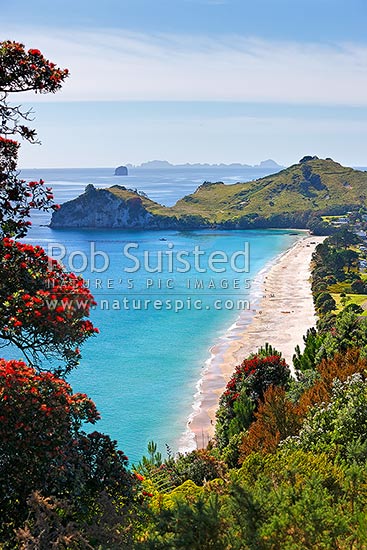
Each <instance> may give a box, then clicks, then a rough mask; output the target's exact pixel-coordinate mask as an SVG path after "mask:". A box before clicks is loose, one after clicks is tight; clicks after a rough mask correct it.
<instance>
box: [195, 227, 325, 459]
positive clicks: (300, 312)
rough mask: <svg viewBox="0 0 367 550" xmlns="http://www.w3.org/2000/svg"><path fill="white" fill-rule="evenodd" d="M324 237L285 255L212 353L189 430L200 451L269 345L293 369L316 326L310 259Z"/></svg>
mask: <svg viewBox="0 0 367 550" xmlns="http://www.w3.org/2000/svg"><path fill="white" fill-rule="evenodd" d="M324 238H325V237H314V236H306V237H304V238H302V239H300V240H299V241H297V242H296V244H295V245H294V246H293V247H292V248H290V249H289V250H288V251H286V252H285V253H284V254H282V255H281V256H280V257H279V258H278V259H277V261H276V262H275V263H274V264H273V265H272V266H271V267H270V268H269V269H268V270H266V271H265V272H264V273H263V275H262V277H261V279H260V281H259V285H260V289H261V298H259V300H258V303H257V304H256V305H255V306H254V308H252V309H251V311H245V312H243V313H242V314H241V316H240V318H239V320H238V322H237V323H236V325H234V326H233V327H231V329H230V330H229V331H228V334H227V335H226V336H225V337H224V338H223V339H222V341H221V342H220V343H218V345H217V346H214V347H213V348H212V350H211V358H210V360H209V361H208V363H207V368H206V370H205V372H204V375H203V378H202V381H201V385H200V388H199V398H200V402H201V403H200V408H198V410H197V411H195V413H194V414H193V415H192V417H191V420H190V421H189V424H188V429H189V430H190V431H191V432H192V433H193V434H194V435H195V440H196V445H197V447H198V448H202V447H204V446H206V444H207V443H208V441H209V439H211V438H212V437H213V435H214V424H215V412H216V410H217V407H218V401H219V397H220V395H221V394H222V392H223V390H224V387H225V385H226V383H227V382H228V380H229V379H230V377H231V374H232V373H233V371H234V368H235V367H236V365H238V364H239V363H240V362H241V361H242V360H243V359H244V358H245V357H247V356H248V355H249V354H250V353H253V352H256V350H257V349H258V348H259V347H260V346H262V345H264V344H265V343H266V342H268V343H269V344H271V345H272V346H274V347H275V348H276V349H277V350H278V351H281V352H282V354H283V357H284V358H285V360H286V362H287V363H288V365H289V366H290V367H291V368H292V367H293V363H292V357H293V354H294V349H295V346H296V345H299V346H300V347H301V349H302V347H303V335H304V334H305V333H306V331H307V329H308V328H310V327H312V326H314V325H315V322H316V317H315V310H314V306H313V301H312V294H311V286H310V262H311V257H312V254H313V252H314V250H315V248H316V246H317V244H319V243H320V242H322V241H323V240H324Z"/></svg>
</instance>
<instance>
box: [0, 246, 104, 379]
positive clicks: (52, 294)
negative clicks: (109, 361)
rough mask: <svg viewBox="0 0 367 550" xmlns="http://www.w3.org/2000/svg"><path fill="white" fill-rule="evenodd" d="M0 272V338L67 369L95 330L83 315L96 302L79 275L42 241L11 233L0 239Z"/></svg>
mask: <svg viewBox="0 0 367 550" xmlns="http://www.w3.org/2000/svg"><path fill="white" fill-rule="evenodd" d="M0 272H1V279H0V319H1V324H0V339H1V340H2V344H3V345H7V344H9V343H12V344H14V345H16V346H17V347H18V348H19V349H20V350H22V352H23V353H24V354H25V356H26V357H27V359H28V361H29V362H30V363H31V364H32V365H35V366H38V367H40V368H42V358H47V359H51V360H55V359H56V360H58V361H60V360H61V361H62V362H63V364H64V365H63V366H60V365H59V364H55V365H54V368H55V371H56V372H58V373H59V374H60V373H62V374H65V373H67V372H69V371H70V370H71V368H73V367H75V366H76V365H77V364H78V361H79V359H80V350H79V346H80V345H81V344H82V343H83V342H84V341H85V340H86V339H87V338H89V337H90V336H92V335H93V334H95V333H96V332H98V329H97V328H95V327H94V326H93V324H92V323H91V321H90V320H89V319H87V317H88V316H89V313H90V308H91V307H93V306H95V305H96V302H95V301H94V299H93V296H92V294H91V293H90V291H89V290H88V289H87V288H86V287H85V285H84V281H83V279H82V278H81V277H77V276H76V275H75V274H73V273H67V272H66V271H65V270H64V268H63V267H62V266H61V264H59V263H58V262H56V261H55V260H53V259H52V258H49V257H48V256H47V254H46V253H45V251H44V250H43V249H42V248H41V247H39V246H35V247H34V246H32V245H29V244H24V243H20V242H17V241H13V240H12V239H9V238H4V239H3V240H2V241H0ZM1 340H0V342H1ZM48 368H50V365H48Z"/></svg>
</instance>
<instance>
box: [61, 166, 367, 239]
mask: <svg viewBox="0 0 367 550" xmlns="http://www.w3.org/2000/svg"><path fill="white" fill-rule="evenodd" d="M362 205H367V173H366V172H362V171H358V170H354V169H353V168H348V167H345V166H342V165H341V164H339V163H337V162H335V161H333V160H332V159H330V158H327V159H319V158H318V157H315V156H306V157H304V158H303V159H301V160H300V162H299V163H298V164H295V165H293V166H290V167H289V168H286V169H284V170H282V171H280V172H277V173H275V174H272V175H270V176H266V177H263V178H259V179H256V180H253V181H249V182H245V183H235V184H231V185H225V184H224V183H222V182H216V183H212V182H204V183H203V184H202V185H200V186H199V187H198V188H197V189H196V191H195V192H194V193H192V194H190V195H187V196H185V197H183V198H182V199H180V200H179V201H178V202H177V203H176V204H175V205H174V206H171V207H166V206H163V205H161V204H158V203H157V202H154V201H153V200H151V199H149V197H147V196H146V195H145V194H144V193H142V192H140V193H139V192H138V191H136V190H132V189H127V188H126V187H124V186H121V185H113V186H112V187H110V188H108V189H96V188H95V187H94V186H93V185H88V186H87V188H86V190H85V193H83V194H82V195H80V196H79V197H78V198H76V199H74V200H72V201H69V202H66V203H65V204H63V205H62V206H61V208H60V210H57V211H55V212H54V213H53V215H52V220H51V227H52V228H64V227H84V228H95V227H104V228H116V229H176V230H187V229H203V228H219V229H256V228H298V229H302V228H305V229H311V230H313V231H314V232H321V233H322V231H323V230H324V229H325V223H324V221H323V219H322V217H323V216H327V215H329V216H330V215H340V214H344V213H346V212H348V210H350V209H353V208H359V207H360V206H362Z"/></svg>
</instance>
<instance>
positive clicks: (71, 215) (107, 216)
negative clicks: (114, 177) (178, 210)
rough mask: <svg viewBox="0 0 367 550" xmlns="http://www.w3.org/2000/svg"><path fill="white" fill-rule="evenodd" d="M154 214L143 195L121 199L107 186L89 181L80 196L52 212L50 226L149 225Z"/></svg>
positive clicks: (123, 226)
mask: <svg viewBox="0 0 367 550" xmlns="http://www.w3.org/2000/svg"><path fill="white" fill-rule="evenodd" d="M152 217H153V216H152V214H150V213H149V212H147V210H146V209H145V208H144V207H143V205H142V201H141V199H140V197H138V196H137V197H136V198H135V199H134V198H132V199H131V198H130V199H127V200H123V199H120V198H119V197H117V196H115V195H114V194H113V193H111V192H110V191H107V189H96V188H95V187H94V186H93V185H88V186H87V187H86V189H85V192H84V193H83V194H82V195H80V196H79V197H78V198H76V199H74V200H72V201H68V202H66V203H65V204H63V205H62V207H61V208H60V209H59V210H57V211H55V212H54V213H53V215H52V220H51V227H53V228H58V227H106V228H107V227H111V228H114V227H119V228H142V227H148V226H149V224H150V222H151V219H152Z"/></svg>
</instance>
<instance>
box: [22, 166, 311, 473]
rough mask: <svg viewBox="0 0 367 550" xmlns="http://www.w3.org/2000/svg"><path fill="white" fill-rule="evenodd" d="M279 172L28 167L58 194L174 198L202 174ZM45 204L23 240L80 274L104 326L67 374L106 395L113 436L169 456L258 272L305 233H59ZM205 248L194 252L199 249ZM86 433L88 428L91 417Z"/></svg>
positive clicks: (179, 444)
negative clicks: (104, 191) (112, 190)
mask: <svg viewBox="0 0 367 550" xmlns="http://www.w3.org/2000/svg"><path fill="white" fill-rule="evenodd" d="M268 174H269V170H266V169H259V168H245V167H244V168H236V169H234V168H229V167H221V168H218V167H217V168H213V167H207V168H202V169H198V168H181V169H170V170H166V169H163V170H162V169H151V170H148V169H144V170H143V169H135V170H134V169H131V170H130V173H129V175H128V176H119V177H118V176H114V169H113V168H70V169H43V170H42V169H23V170H22V171H21V177H22V178H24V179H26V180H29V181H31V180H36V179H40V178H43V179H44V180H45V181H46V183H47V185H49V186H51V187H52V188H53V191H54V195H55V200H56V202H57V203H63V202H65V201H67V200H70V199H73V198H75V197H77V196H78V195H79V194H80V193H82V192H83V191H84V188H85V187H86V185H88V184H90V183H92V184H94V185H95V186H96V187H101V188H102V187H108V186H111V185H114V184H119V185H124V186H125V187H127V188H131V189H137V190H138V191H139V192H144V193H146V194H147V195H148V196H149V197H150V198H151V199H153V200H155V201H157V202H160V203H162V204H164V205H166V206H170V205H173V204H174V203H175V202H176V201H177V200H178V199H180V198H181V197H183V196H184V195H187V194H189V193H192V192H193V191H194V190H195V189H196V188H197V187H198V186H199V185H200V184H202V183H203V182H204V181H223V182H224V183H225V184H228V185H230V184H231V183H235V182H237V181H249V180H252V179H256V178H260V177H263V176H265V175H268ZM49 222H50V215H49V214H48V213H44V212H42V213H39V212H36V213H34V215H33V216H32V223H33V225H32V228H31V229H30V231H29V233H28V235H27V237H26V238H25V239H24V240H25V241H27V242H30V243H32V244H40V245H41V246H43V247H44V248H45V249H46V250H47V251H48V252H49V253H50V254H52V255H53V256H54V257H56V258H58V259H60V260H61V261H62V262H63V264H64V265H65V267H66V269H68V270H70V271H76V272H77V273H80V274H81V275H82V276H83V277H84V279H85V280H86V282H87V284H88V285H89V287H90V289H91V291H92V292H93V294H94V296H95V298H96V301H97V304H98V305H97V306H96V308H95V309H94V310H93V311H92V312H91V319H92V321H93V323H94V324H95V326H97V327H98V328H99V329H100V334H99V335H96V336H95V337H93V338H91V339H90V340H89V341H88V342H87V343H85V344H84V346H83V347H82V356H83V357H82V360H81V363H80V366H79V368H78V369H76V370H75V371H73V372H72V373H71V374H70V375H69V377H68V381H69V382H70V383H71V384H72V386H73V389H74V390H75V391H80V392H84V393H87V394H88V395H89V396H90V397H91V398H92V399H93V400H94V401H95V403H96V405H97V408H98V410H99V411H100V414H101V420H100V421H99V422H98V423H97V425H96V426H95V427H93V428H92V429H97V430H99V431H102V432H104V433H108V434H109V435H110V436H111V437H112V438H113V439H114V440H116V441H117V443H118V446H119V448H120V449H122V450H123V451H124V452H125V453H126V454H127V455H128V456H129V460H130V464H134V463H137V462H138V461H139V460H140V459H141V457H142V455H144V453H146V448H147V444H148V442H149V441H151V440H153V441H155V442H156V443H157V445H158V448H159V450H160V451H161V452H162V454H163V455H165V453H166V450H167V446H169V448H170V449H171V451H172V452H177V451H181V452H185V451H187V450H190V449H191V448H192V446H193V441H192V437H190V434H189V430H188V419H189V418H190V417H192V414H193V411H195V410H197V409H198V407H199V405H200V392H198V388H199V387H200V380H201V377H202V375H203V373H204V371H205V368H206V365H207V362H208V358H209V357H210V355H211V349H212V348H213V346H215V345H216V344H217V343H218V342H220V341H221V339H223V336H225V335H226V334H227V333H228V331H229V330H231V329H233V327H234V326H236V322H237V320H238V319H239V317H240V316H241V315H244V312H246V315H247V317H248V315H249V312H251V311H252V310H253V309H254V308H255V307H256V301H257V300H258V298H259V295H258V293H259V286H258V285H257V284H256V282H257V281H258V279H259V274H260V273H261V272H262V271H263V270H264V269H266V268H267V267H268V266H269V265H270V264H271V263H272V262H273V261H274V260H275V258H276V257H277V256H279V255H280V254H282V253H283V252H284V251H285V250H287V249H288V248H289V247H291V246H292V245H293V244H294V243H295V242H296V240H297V239H299V238H300V234H301V233H300V232H297V231H294V230H293V231H292V230H251V231H219V230H202V231H169V230H166V231H123V230H109V229H105V230H100V229H99V230H93V229H89V230H81V229H63V230H55V229H51V228H50V227H48V224H49ZM195 251H196V252H195ZM85 428H86V430H88V429H90V428H89V427H88V426H86V427H85Z"/></svg>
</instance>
